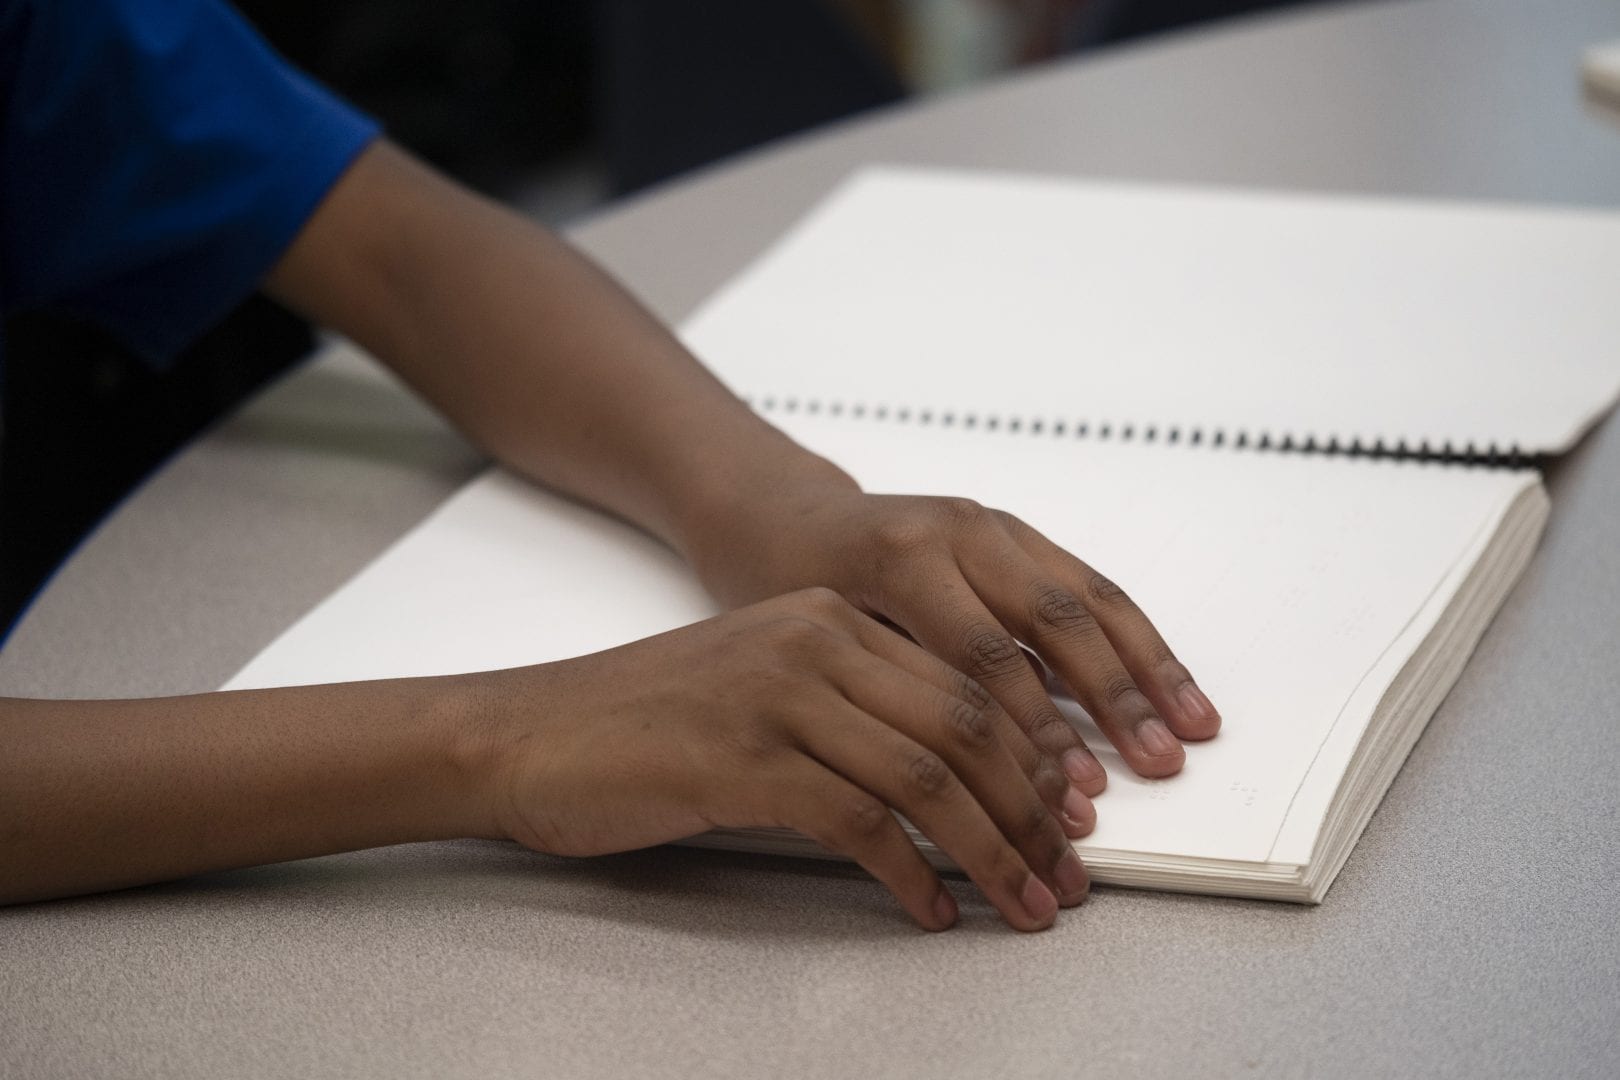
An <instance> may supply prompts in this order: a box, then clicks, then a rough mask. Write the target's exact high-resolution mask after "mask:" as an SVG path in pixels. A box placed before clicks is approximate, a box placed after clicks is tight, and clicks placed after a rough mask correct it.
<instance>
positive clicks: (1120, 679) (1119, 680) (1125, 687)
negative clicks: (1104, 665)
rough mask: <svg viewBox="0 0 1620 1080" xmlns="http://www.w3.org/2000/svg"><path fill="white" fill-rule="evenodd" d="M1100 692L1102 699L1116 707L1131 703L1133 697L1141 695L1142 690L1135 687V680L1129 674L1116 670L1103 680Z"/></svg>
mask: <svg viewBox="0 0 1620 1080" xmlns="http://www.w3.org/2000/svg"><path fill="white" fill-rule="evenodd" d="M1102 694H1103V700H1104V701H1106V702H1107V703H1108V704H1110V705H1113V706H1115V707H1116V708H1117V707H1122V706H1124V705H1126V704H1130V703H1133V700H1134V699H1136V698H1140V697H1141V696H1142V691H1140V690H1138V689H1137V688H1136V680H1134V679H1132V678H1131V677H1130V675H1129V674H1127V673H1126V672H1124V671H1116V672H1114V673H1113V674H1112V675H1110V676H1108V678H1107V680H1106V681H1104V683H1103V685H1102Z"/></svg>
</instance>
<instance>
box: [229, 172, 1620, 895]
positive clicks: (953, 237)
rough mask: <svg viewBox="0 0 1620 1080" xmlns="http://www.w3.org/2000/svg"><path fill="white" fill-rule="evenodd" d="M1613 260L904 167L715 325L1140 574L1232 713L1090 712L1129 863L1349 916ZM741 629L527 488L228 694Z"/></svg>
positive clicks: (829, 409) (877, 425)
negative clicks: (1113, 739) (1376, 816)
mask: <svg viewBox="0 0 1620 1080" xmlns="http://www.w3.org/2000/svg"><path fill="white" fill-rule="evenodd" d="M1615 250H1620V218H1617V217H1616V216H1615V215H1606V214H1600V213H1595V212H1589V211H1571V210H1551V209H1526V208H1518V207H1506V206H1490V205H1484V204H1480V205H1459V204H1455V203H1438V202H1436V203H1432V204H1428V203H1423V202H1419V201H1399V200H1382V199H1349V198H1339V197H1326V196H1300V195H1283V194H1268V193H1255V192H1237V191H1219V190H1209V189H1191V188H1154V187H1145V186H1137V185H1120V184H1093V183H1083V182H1076V181H1069V180H1051V179H1038V178H1027V177H1008V176H995V175H986V174H973V173H963V172H950V171H915V170H879V171H872V172H866V173H862V174H859V175H857V176H856V177H855V178H853V179H852V180H851V181H849V182H847V183H846V184H845V185H843V186H842V187H841V188H840V189H839V190H837V191H836V192H834V193H833V194H832V195H831V196H830V197H829V199H828V200H827V201H826V202H824V203H823V204H822V205H821V206H820V207H818V208H817V209H816V210H814V211H813V212H812V213H811V214H810V215H809V216H808V217H807V218H806V219H805V220H804V222H802V223H801V224H800V225H799V226H797V227H796V228H795V229H793V230H792V231H790V233H789V234H788V235H787V236H786V237H784V238H783V239H782V240H781V241H780V242H779V243H778V244H777V245H776V246H775V247H773V248H772V249H771V250H769V251H768V252H766V253H765V254H764V255H763V256H762V257H761V258H760V259H759V260H758V261H757V262H756V263H755V264H754V265H753V266H752V267H750V268H749V269H748V270H746V271H744V272H743V273H742V274H741V275H739V276H738V277H737V278H736V279H735V280H734V281H733V282H732V283H731V284H729V285H728V286H727V287H725V288H724V289H722V290H721V291H720V292H719V293H718V294H717V295H716V296H715V297H714V298H713V299H712V300H711V301H710V302H709V303H708V304H706V305H705V306H704V307H703V308H702V309H701V310H700V311H699V312H698V313H697V314H696V315H695V316H694V317H693V318H692V319H690V320H689V321H688V322H687V323H686V325H685V326H684V328H683V330H682V336H683V338H684V339H685V340H686V342H687V343H688V344H689V345H690V346H691V347H692V348H693V350H694V351H695V352H696V353H697V354H698V355H699V356H700V357H702V358H703V359H704V360H705V361H706V362H707V363H709V364H710V365H711V366H712V367H713V368H714V369H715V370H716V371H717V372H718V373H719V374H720V375H721V377H722V378H724V379H725V380H726V381H727V382H728V383H729V384H730V385H732V386H733V387H734V388H735V389H736V390H737V391H738V392H739V393H741V394H743V395H744V396H745V397H746V398H747V399H748V400H750V401H751V402H752V403H753V404H754V406H755V407H756V408H758V409H760V410H761V411H763V412H764V413H766V414H767V415H768V416H769V417H770V418H771V419H772V420H773V422H776V423H778V424H779V425H780V426H782V427H784V428H785V429H786V430H787V431H788V432H789V433H790V434H792V435H793V436H794V437H795V438H797V439H799V440H800V441H801V442H803V443H804V444H805V445H807V446H809V447H810V448H811V449H813V450H816V451H817V452H820V453H822V454H824V455H826V456H828V457H829V458H831V459H832V460H834V461H836V462H838V463H839V464H841V465H843V466H844V467H845V468H846V469H848V470H849V471H850V472H851V473H853V474H854V475H855V476H856V477H857V478H858V479H859V480H860V481H861V482H862V484H863V485H864V486H865V487H866V488H867V490H870V491H896V492H899V491H905V492H916V493H931V494H957V495H966V496H970V497H973V498H976V499H978V500H980V501H982V502H984V503H986V504H989V505H994V506H999V507H1001V508H1004V509H1006V510H1009V511H1011V512H1013V513H1015V514H1017V515H1019V516H1020V517H1022V518H1024V519H1025V520H1027V521H1029V522H1030V523H1031V524H1034V525H1035V526H1036V527H1038V528H1040V529H1041V530H1042V531H1044V532H1045V533H1046V534H1047V535H1048V536H1050V537H1051V538H1052V539H1053V540H1055V541H1057V542H1058V543H1059V544H1062V545H1063V546H1065V547H1067V548H1068V549H1070V550H1071V551H1073V552H1075V553H1076V554H1078V555H1080V556H1081V557H1082V558H1084V559H1086V560H1087V561H1088V562H1089V563H1091V564H1093V565H1095V566H1097V567H1099V568H1101V569H1103V570H1105V571H1106V572H1107V573H1108V574H1109V576H1110V577H1111V578H1113V579H1114V580H1115V581H1117V582H1119V583H1120V584H1121V585H1122V586H1123V587H1124V588H1125V589H1126V591H1127V592H1129V593H1130V594H1131V595H1132V596H1133V598H1134V599H1135V600H1136V601H1137V602H1138V603H1139V604H1140V605H1141V606H1142V608H1143V609H1144V610H1145V611H1146V612H1147V613H1148V615H1149V616H1150V617H1151V618H1152V619H1153V620H1154V622H1155V624H1156V625H1157V626H1158V627H1159V628H1160V630H1161V631H1162V632H1163V633H1164V635H1165V637H1166V638H1167V640H1168V641H1169V642H1170V643H1171V645H1172V646H1173V647H1174V648H1175V649H1176V651H1177V653H1178V654H1179V656H1180V657H1181V659H1182V660H1183V661H1184V662H1185V663H1186V664H1187V665H1188V667H1189V668H1190V669H1191V670H1192V671H1193V672H1194V673H1195V674H1196V675H1197V677H1198V679H1199V682H1200V683H1201V685H1202V686H1203V687H1204V688H1205V690H1206V691H1208V693H1209V695H1210V697H1211V698H1212V699H1213V700H1214V701H1215V702H1216V703H1217V704H1218V706H1219V707H1220V708H1221V711H1222V714H1223V717H1224V720H1225V724H1224V727H1223V729H1222V731H1221V733H1220V734H1219V735H1218V736H1217V737H1215V738H1214V739H1212V740H1209V741H1208V742H1204V743H1193V744H1189V745H1188V748H1187V761H1186V767H1185V769H1184V770H1183V771H1182V773H1181V774H1179V775H1177V776H1174V777H1171V778H1168V779H1165V780H1157V781H1149V780H1143V779H1141V778H1138V777H1135V776H1134V775H1132V774H1131V772H1130V770H1129V769H1128V768H1127V767H1126V766H1125V765H1124V763H1123V762H1122V761H1121V760H1120V759H1119V758H1118V756H1117V755H1116V754H1114V753H1113V752H1112V751H1111V749H1110V748H1109V746H1108V743H1107V740H1106V739H1105V738H1103V737H1102V736H1101V735H1100V734H1099V733H1098V732H1097V731H1096V730H1095V729H1094V728H1092V727H1091V723H1090V720H1089V719H1088V718H1087V717H1086V716H1085V714H1084V711H1083V710H1082V709H1081V708H1080V707H1079V706H1078V705H1077V704H1075V703H1074V702H1073V701H1072V700H1068V699H1067V698H1065V697H1062V696H1061V694H1060V700H1059V704H1060V706H1062V707H1063V708H1064V709H1065V710H1066V712H1067V713H1068V714H1069V715H1070V717H1071V719H1072V720H1073V721H1074V723H1076V724H1077V725H1079V726H1080V727H1081V728H1082V729H1083V731H1084V733H1085V735H1086V738H1087V742H1088V743H1089V744H1090V745H1091V746H1092V747H1093V748H1094V749H1095V750H1096V751H1097V752H1098V755H1099V757H1100V758H1101V759H1102V760H1103V763H1104V765H1105V766H1107V767H1108V770H1109V774H1110V781H1109V786H1108V790H1107V791H1106V792H1104V793H1103V794H1102V795H1101V796H1099V797H1098V799H1097V812H1098V826H1097V829H1096V831H1095V833H1094V834H1093V835H1091V836H1090V837H1088V838H1086V839H1085V840H1082V841H1079V842H1077V845H1076V846H1077V847H1078V848H1079V850H1080V852H1081V854H1082V855H1083V856H1084V858H1085V859H1086V862H1087V864H1088V866H1089V867H1090V869H1091V871H1092V875H1093V878H1094V879H1095V880H1097V881H1099V882H1114V883H1119V884H1126V885H1134V886H1142V887H1149V888H1162V889H1174V890H1181V891H1190V892H1208V893H1221V894H1231V895H1245V896H1259V897H1268V898H1274V899H1281V900H1295V901H1303V902H1317V901H1320V900H1321V899H1322V897H1323V895H1324V894H1325V893H1326V891H1327V889H1328V886H1329V885H1330V884H1331V882H1332V881H1333V878H1334V876H1335V875H1336V874H1337V873H1338V871H1339V869H1340V868H1341V867H1342V866H1343V864H1344V862H1345V860H1346V859H1347V858H1348V856H1349V854H1350V852H1351V849H1352V847H1353V846H1354V844H1355V841H1356V839H1357V837H1358V836H1359V835H1360V834H1361V832H1362V830H1363V828H1364V827H1365V825H1366V823H1367V821H1368V819H1369V817H1370V816H1371V814H1372V813H1373V811H1374V810H1375V809H1376V807H1377V805H1378V803H1379V801H1380V799H1381V798H1382V796H1383V793H1384V791H1385V790H1386V789H1387V787H1388V786H1389V784H1390V783H1391V781H1392V780H1393V779H1394V777H1395V774H1396V772H1397V770H1398V769H1399V768H1400V765H1401V763H1402V761H1404V759H1405V757H1406V755H1407V753H1408V751H1409V750H1410V748H1411V747H1412V745H1413V744H1414V742H1415V741H1416V740H1417V738H1418V737H1419V735H1420V734H1421V733H1422V731H1423V728H1424V725H1425V724H1426V723H1427V722H1428V721H1429V718H1430V717H1431V716H1432V715H1433V714H1434V712H1435V710H1436V709H1437V707H1438V706H1439V704H1440V702H1441V700H1442V699H1443V698H1444V697H1445V695H1446V693H1447V691H1448V690H1449V689H1450V688H1451V687H1452V685H1453V684H1454V683H1455V681H1456V680H1457V678H1458V676H1459V675H1460V674H1461V672H1462V670H1463V667H1464V665H1465V663H1466V661H1467V659H1468V657H1469V655H1470V653H1471V652H1472V651H1473V649H1474V647H1475V645H1476V644H1477V642H1478V641H1479V639H1480V637H1481V636H1482V635H1483V633H1484V632H1485V630H1486V628H1487V626H1488V624H1489V623H1490V620H1491V619H1492V617H1493V616H1494V615H1495V614H1496V612H1497V611H1498V609H1499V608H1500V607H1501V605H1502V604H1503V602H1504V600H1505V599H1506V597H1507V596H1508V594H1509V592H1510V590H1511V589H1512V587H1513V584H1514V582H1515V581H1516V580H1517V579H1518V578H1519V576H1520V575H1521V573H1522V572H1523V570H1524V568H1525V567H1526V565H1527V564H1528V563H1529V561H1530V559H1531V557H1532V555H1533V553H1534V550H1535V546H1536V542H1537V539H1538V537H1539V535H1540V533H1541V530H1542V527H1543V525H1544V524H1545V521H1546V518H1547V514H1548V500H1547V496H1546V494H1545V491H1544V489H1543V487H1542V485H1541V482H1540V476H1539V472H1538V471H1537V470H1536V468H1535V467H1534V466H1535V464H1536V463H1537V462H1538V461H1539V460H1540V459H1542V458H1543V457H1545V456H1546V455H1550V454H1554V453H1557V452H1561V451H1563V450H1565V449H1567V448H1568V447H1569V446H1570V445H1571V444H1572V443H1573V442H1574V441H1575V440H1576V439H1578V438H1579V436H1580V434H1581V432H1582V431H1583V430H1585V428H1586V427H1588V426H1589V425H1590V424H1591V423H1592V422H1593V421H1594V420H1595V419H1596V418H1597V417H1598V416H1600V415H1601V414H1602V412H1603V411H1604V409H1606V408H1607V407H1608V406H1609V405H1610V404H1612V402H1613V400H1614V398H1615V395H1616V393H1617V392H1620V350H1617V349H1616V348H1615V344H1616V342H1620V302H1617V301H1616V296H1617V294H1616V292H1615V290H1614V288H1613V284H1614V282H1613V280H1612V274H1608V275H1607V276H1606V273H1607V267H1608V266H1609V265H1610V264H1611V262H1612V258H1611V253H1612V252H1613V251H1615ZM715 610H716V609H715V607H714V605H713V603H712V601H710V600H709V599H708V598H707V597H706V596H705V595H704V593H703V592H702V590H701V589H700V588H699V586H698V585H697V583H696V581H695V580H694V579H693V578H692V577H691V575H690V574H689V573H688V572H687V570H686V569H685V567H684V566H683V565H682V563H681V562H680V560H679V559H678V558H677V557H676V556H675V555H674V554H673V553H671V552H670V551H668V550H667V549H665V548H664V547H662V546H661V545H660V544H658V543H657V542H656V541H654V540H652V539H650V538H648V537H646V536H644V535H642V534H640V533H638V532H636V531H635V530H634V529H632V528H631V527H629V526H627V525H625V524H623V523H622V522H619V521H616V520H612V519H609V518H607V517H605V516H603V515H600V514H597V513H594V512H592V511H590V510H589V509H587V508H584V507H581V506H580V505H578V504H576V503H574V502H571V501H569V500H567V499H563V498H560V497H558V496H555V495H552V494H550V493H548V492H545V491H543V490H540V489H538V488H536V487H534V486H533V485H530V484H528V483H526V482H524V481H522V480H520V479H518V478H516V477H514V476H512V475H510V474H508V473H506V472H504V471H502V470H499V469H495V470H491V471H490V472H489V473H487V474H486V475H484V476H483V477H481V478H479V479H477V480H475V481H474V482H472V483H471V484H469V485H468V486H467V487H466V488H465V489H464V490H463V491H461V492H460V493H458V494H457V495H456V496H454V497H453V498H452V499H451V500H450V501H448V502H447V503H446V504H445V505H444V506H442V507H441V508H440V509H439V510H437V511H436V512H435V513H434V514H433V515H431V516H430V517H429V518H428V519H427V520H425V521H424V522H422V523H421V524H420V525H419V526H418V527H417V528H416V529H415V530H413V531H412V532H411V533H409V534H407V535H406V536H405V537H404V538H403V539H401V540H400V541H399V542H398V543H397V544H396V545H395V546H394V547H392V548H391V549H390V550H388V551H387V552H385V553H384V554H383V555H382V556H381V557H379V558H378V559H377V560H376V561H375V562H374V563H373V564H372V565H371V566H369V567H368V568H366V569H365V570H363V571H362V572H361V573H360V574H359V575H358V576H357V577H356V578H355V579H354V580H352V581H351V582H350V583H349V584H347V585H345V586H344V587H343V588H342V589H340V590H339V591H338V592H337V593H336V594H334V595H333V596H332V597H330V598H329V599H328V600H326V601H325V602H324V603H323V604H321V605H320V606H318V607H317V608H316V609H315V610H314V611H312V612H311V613H310V614H309V615H308V616H306V617H305V618H304V619H303V620H301V621H300V622H299V623H297V624H296V625H294V626H293V627H292V628H291V629H290V630H288V631H287V633H286V634H285V635H283V636H282V637H281V638H280V639H279V640H278V641H276V642H275V643H273V644H272V645H271V646H270V647H269V648H268V649H266V650H265V651H264V652H263V653H262V654H261V655H260V656H259V657H258V658H256V659H255V660H254V661H253V662H252V663H250V664H249V665H248V666H247V668H246V669H244V670H243V671H242V672H241V673H240V674H239V675H237V677H236V678H235V679H233V680H232V682H231V683H230V684H229V686H230V687H232V688H235V687H247V686H270V685H285V684H291V683H303V682H321V681H335V680H344V679H361V678H380V677H388V676H402V675H426V674H443V673H451V672H458V671H470V670H477V669H484V668H497V667H506V666H515V665H520V664H528V663H537V662H542V661H546V660H555V659H562V658H564V657H568V656H573V655H578V654H582V653H587V652H591V651H595V650H599V649H603V648H608V647H611V646H613V645H617V644H621V643H623V642H625V641H629V640H633V639H636V638H639V637H644V636H647V635H649V634H653V633H658V632H661V631H664V630H668V629H671V628H674V627H676V626H679V625H682V624H684V623H687V622H691V621H694V620H697V619H701V618H704V617H706V616H708V615H711V614H713V613H714V612H715ZM339 642H341V643H342V647H341V648H336V647H334V644H335V643H339ZM1452 719H1453V722H1455V723H1458V724H1464V725H1466V723H1467V719H1468V718H1467V716H1466V715H1458V716H1456V717H1453V718H1452ZM918 839H919V842H920V843H921V845H922V847H923V850H924V852H925V854H928V855H929V857H930V858H931V859H933V860H935V861H936V862H938V863H939V864H940V865H948V862H947V861H946V860H945V858H944V856H943V854H942V853H940V852H938V851H937V850H936V849H934V848H933V846H932V845H931V844H929V843H928V841H927V839H926V838H925V837H921V836H919V837H918ZM692 842H694V843H700V844H706V845H710V846H717V847H727V848H739V849H746V850H757V851H762V852H772V853H781V854H803V855H815V854H822V852H821V849H819V848H818V847H817V846H816V845H815V844H814V843H813V842H811V841H809V840H808V839H806V838H804V837H802V836H799V835H797V834H794V833H791V832H787V831H783V830H773V829H747V830H730V831H724V832H716V833H709V834H706V835H704V836H702V837H697V838H694V840H693V841H692Z"/></svg>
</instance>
